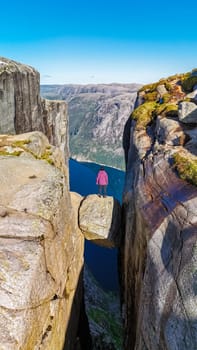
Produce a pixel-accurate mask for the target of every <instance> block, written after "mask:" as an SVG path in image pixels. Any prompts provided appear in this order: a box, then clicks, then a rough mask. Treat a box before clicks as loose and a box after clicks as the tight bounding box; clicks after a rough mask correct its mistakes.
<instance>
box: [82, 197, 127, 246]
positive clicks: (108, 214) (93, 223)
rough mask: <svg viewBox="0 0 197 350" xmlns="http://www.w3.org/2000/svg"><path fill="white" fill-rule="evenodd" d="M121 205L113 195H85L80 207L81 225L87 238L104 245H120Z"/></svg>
mask: <svg viewBox="0 0 197 350" xmlns="http://www.w3.org/2000/svg"><path fill="white" fill-rule="evenodd" d="M120 225H121V206H120V204H119V202H118V201H117V200H116V199H115V198H113V197H105V198H103V197H98V196H97V195H89V196H87V197H85V199H84V200H83V201H82V204H81V206H80V209H79V226H80V229H81V231H82V232H83V233H84V236H85V238H86V239H88V240H91V241H93V242H94V243H96V244H99V245H102V246H104V247H118V246H119V244H120V238H121V230H120Z"/></svg>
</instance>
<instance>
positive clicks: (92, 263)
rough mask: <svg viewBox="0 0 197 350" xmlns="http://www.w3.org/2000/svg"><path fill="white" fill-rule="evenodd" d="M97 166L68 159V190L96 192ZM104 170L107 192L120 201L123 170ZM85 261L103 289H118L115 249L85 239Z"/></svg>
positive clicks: (83, 193) (86, 192) (107, 168)
mask: <svg viewBox="0 0 197 350" xmlns="http://www.w3.org/2000/svg"><path fill="white" fill-rule="evenodd" d="M99 168H100V166H99V165H98V164H95V163H80V162H77V161H75V160H73V159H70V161H69V169H70V190H71V191H74V192H78V193H79V194H81V195H82V196H86V195H88V194H94V193H97V190H98V189H97V185H96V174H97V172H98V170H99ZM105 170H106V171H107V173H108V176H109V186H108V188H107V194H108V195H110V196H114V197H116V198H117V199H119V201H121V196H122V190H123V183H124V172H123V171H120V170H117V169H113V168H109V167H105ZM85 262H86V264H87V265H88V267H89V268H90V270H91V272H92V273H93V275H94V277H95V278H96V280H97V281H98V282H99V283H100V285H101V286H102V287H103V289H105V290H107V291H108V290H111V291H117V290H118V271H117V249H115V248H113V249H109V248H103V247H99V246H97V245H96V244H93V243H91V242H90V241H87V240H86V241H85Z"/></svg>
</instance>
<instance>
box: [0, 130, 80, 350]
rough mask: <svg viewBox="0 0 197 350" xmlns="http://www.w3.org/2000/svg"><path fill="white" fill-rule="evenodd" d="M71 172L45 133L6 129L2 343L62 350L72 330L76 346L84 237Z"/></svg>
mask: <svg viewBox="0 0 197 350" xmlns="http://www.w3.org/2000/svg"><path fill="white" fill-rule="evenodd" d="M66 174H67V170H66V169H65V165H64V157H63V154H62V152H61V151H59V150H58V149H57V148H55V147H54V146H51V145H50V144H49V142H48V140H47V138H46V137H45V136H44V135H43V134H42V133H40V132H33V133H27V134H23V135H15V136H8V135H1V136H0V183H1V191H0V348H1V349H2V350H8V349H9V350H17V349H18V350H19V349H23V350H29V349H45V350H46V349H47V350H49V349H50V350H51V349H57V350H58V349H62V348H63V345H64V339H65V334H66V344H68V346H67V347H65V349H69V350H70V349H73V348H74V345H73V343H74V340H75V335H76V332H77V326H78V318H79V307H80V297H79V299H78V301H76V299H75V315H74V318H71V309H72V308H73V305H72V304H73V300H74V297H76V295H75V294H76V291H77V289H78V283H79V280H80V275H81V269H82V266H83V249H84V238H83V235H82V234H81V232H80V231H79V230H78V222H77V220H76V218H75V217H74V215H73V211H72V208H71V202H70V195H69V191H68V178H67V177H66ZM72 317H73V316H72ZM71 319H72V321H73V324H72V326H71V329H72V332H71V333H72V336H71V335H70V334H69V325H70V322H71Z"/></svg>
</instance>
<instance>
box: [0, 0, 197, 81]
mask: <svg viewBox="0 0 197 350" xmlns="http://www.w3.org/2000/svg"><path fill="white" fill-rule="evenodd" d="M0 11H1V23H0V56H3V57H8V58H11V59H14V60H16V61H19V62H22V63H26V64H29V65H31V66H33V67H35V68H36V69H37V70H38V71H39V72H40V76H41V83H43V84H55V83H56V84H64V83H65V84H66V83H80V84H86V83H110V82H122V83H134V82H136V83H149V82H153V81H156V80H158V79H160V78H162V77H166V76H169V75H172V74H175V73H183V72H187V71H190V70H191V69H193V68H196V67H197V1H196V0H188V1H184V2H183V1H181V0H166V1H156V0H138V1H137V0H120V1H116V0H113V1H112V0H99V1H98V0H34V1H32V0H29V1H22V0H9V1H6V0H2V1H1V5H0Z"/></svg>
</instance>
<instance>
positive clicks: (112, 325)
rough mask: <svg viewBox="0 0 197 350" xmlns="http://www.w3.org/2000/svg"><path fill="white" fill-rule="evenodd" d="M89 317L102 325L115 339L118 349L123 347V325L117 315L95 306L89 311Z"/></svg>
mask: <svg viewBox="0 0 197 350" xmlns="http://www.w3.org/2000/svg"><path fill="white" fill-rule="evenodd" d="M88 317H89V318H91V319H92V320H93V321H94V322H95V323H97V324H99V325H102V327H103V328H104V329H105V330H106V333H107V334H108V335H109V336H110V338H111V339H113V341H114V345H115V347H116V349H121V347H122V342H121V339H122V327H121V325H120V323H119V322H118V321H117V320H116V318H115V317H113V316H112V315H110V314H109V313H108V312H106V311H104V310H103V309H100V308H95V307H94V308H92V309H90V310H89V311H88Z"/></svg>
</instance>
